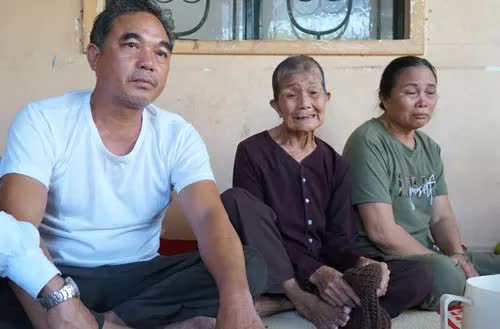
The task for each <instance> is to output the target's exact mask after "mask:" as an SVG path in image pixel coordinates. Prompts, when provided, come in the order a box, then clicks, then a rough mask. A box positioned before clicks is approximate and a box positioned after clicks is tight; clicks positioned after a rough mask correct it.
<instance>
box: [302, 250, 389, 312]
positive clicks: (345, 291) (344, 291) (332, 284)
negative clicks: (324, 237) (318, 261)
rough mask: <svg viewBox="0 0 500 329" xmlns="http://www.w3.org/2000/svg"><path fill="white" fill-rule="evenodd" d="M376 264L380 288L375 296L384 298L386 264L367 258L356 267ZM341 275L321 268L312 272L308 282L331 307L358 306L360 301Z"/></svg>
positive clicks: (387, 281)
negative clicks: (379, 272)
mask: <svg viewBox="0 0 500 329" xmlns="http://www.w3.org/2000/svg"><path fill="white" fill-rule="evenodd" d="M372 263H377V264H379V266H380V267H381V269H382V280H381V282H380V286H379V287H378V288H377V296H378V297H381V296H384V295H385V293H386V292H387V286H388V284H389V278H390V271H389V269H388V268H387V264H386V263H383V262H377V261H374V260H372V259H369V258H365V257H361V258H360V260H359V261H358V263H357V266H366V265H368V264H372ZM342 276H343V275H342V273H340V272H339V271H337V270H336V269H334V268H333V267H329V266H326V265H325V266H321V267H320V268H318V269H317V270H316V272H314V273H313V274H312V275H311V277H310V278H309V281H311V283H313V284H314V285H315V286H316V288H317V289H318V291H319V294H320V296H321V298H322V299H323V300H325V301H326V302H328V303H329V304H330V305H332V306H337V307H342V306H348V307H351V308H353V307H357V306H360V303H361V302H360V299H359V297H358V296H357V295H356V293H355V292H354V290H353V289H352V288H351V286H349V284H348V283H347V282H346V281H345V280H344V279H343V278H342Z"/></svg>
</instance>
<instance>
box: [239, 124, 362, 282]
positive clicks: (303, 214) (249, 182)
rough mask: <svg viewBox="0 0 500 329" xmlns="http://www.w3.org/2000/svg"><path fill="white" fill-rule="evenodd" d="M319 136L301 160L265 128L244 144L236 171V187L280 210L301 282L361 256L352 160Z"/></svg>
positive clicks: (283, 233) (281, 226) (343, 267)
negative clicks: (357, 243) (353, 201)
mask: <svg viewBox="0 0 500 329" xmlns="http://www.w3.org/2000/svg"><path fill="white" fill-rule="evenodd" d="M315 140H316V144H317V147H316V148H315V149H314V151H313V152H312V153H311V154H309V155H308V156H307V157H306V158H304V159H303V160H302V161H301V162H297V161H296V160H295V159H294V158H293V157H291V156H290V155H289V154H288V153H287V152H286V151H285V150H284V149H283V148H281V146H279V145H278V144H277V143H276V142H275V141H274V140H273V139H272V138H271V136H270V135H269V133H268V132H267V131H264V132H261V133H259V134H256V135H254V136H251V137H249V138H248V139H246V140H244V141H242V142H241V143H240V144H239V145H238V149H237V151H236V158H235V163H234V172H233V186H234V187H240V188H244V189H246V190H247V191H249V192H250V193H252V194H253V195H255V196H256V197H257V198H259V199H260V200H262V201H263V202H264V203H265V204H266V205H268V206H269V207H271V208H272V209H273V210H274V212H275V214H276V216H277V225H278V229H279V231H280V233H281V236H282V238H283V243H284V245H285V248H286V251H287V252H288V255H289V257H290V260H291V262H292V265H293V266H294V270H295V275H296V279H297V280H298V281H299V283H301V284H306V283H307V282H308V279H309V277H310V276H311V274H313V273H314V272H315V271H316V270H317V269H318V268H319V267H320V266H322V265H328V266H332V267H334V268H336V269H337V270H339V271H345V270H346V269H348V268H350V267H352V266H354V265H355V264H356V262H357V260H358V259H359V256H360V253H359V252H358V251H356V250H354V242H355V239H356V236H357V233H358V228H357V224H356V221H355V217H354V212H353V208H352V206H351V179H350V175H349V167H348V164H347V162H346V161H345V160H344V159H343V158H342V157H341V156H340V155H339V154H337V152H335V150H334V149H333V148H332V147H331V146H330V145H328V144H327V143H325V142H324V141H322V140H321V139H319V138H315Z"/></svg>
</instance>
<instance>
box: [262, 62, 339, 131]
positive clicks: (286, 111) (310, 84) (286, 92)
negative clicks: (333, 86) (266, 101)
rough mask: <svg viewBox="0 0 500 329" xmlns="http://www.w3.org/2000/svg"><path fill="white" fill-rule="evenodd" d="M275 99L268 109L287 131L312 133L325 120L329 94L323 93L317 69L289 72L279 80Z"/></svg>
mask: <svg viewBox="0 0 500 329" xmlns="http://www.w3.org/2000/svg"><path fill="white" fill-rule="evenodd" d="M279 88H280V91H279V95H278V99H273V100H271V106H272V107H273V108H274V109H275V110H276V112H278V114H279V116H280V117H281V118H283V124H284V126H285V127H286V128H287V130H289V131H290V132H299V133H302V132H313V131H314V130H315V129H316V128H318V127H319V126H321V125H322V124H323V121H324V114H325V107H326V103H327V102H328V101H329V100H330V93H326V92H325V91H324V90H323V87H322V84H321V74H320V72H319V71H318V70H312V71H307V72H297V73H291V74H288V75H286V76H284V77H283V78H282V79H281V80H280V81H279Z"/></svg>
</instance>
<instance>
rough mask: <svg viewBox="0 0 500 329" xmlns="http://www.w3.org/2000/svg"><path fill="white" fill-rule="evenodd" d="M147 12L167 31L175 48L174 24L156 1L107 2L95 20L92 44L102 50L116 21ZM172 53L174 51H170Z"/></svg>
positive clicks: (91, 35) (129, 0) (119, 0)
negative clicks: (123, 17)
mask: <svg viewBox="0 0 500 329" xmlns="http://www.w3.org/2000/svg"><path fill="white" fill-rule="evenodd" d="M137 12H146V13H149V14H151V15H153V16H155V17H156V18H157V19H158V20H159V21H160V23H161V25H162V26H163V28H164V29H165V32H166V33H167V36H168V41H169V43H170V45H171V46H172V47H173V45H174V40H175V34H174V33H173V32H172V29H173V22H172V20H171V18H169V17H165V16H164V15H163V12H162V10H161V8H160V7H159V6H158V4H157V3H156V1H154V0H110V1H107V5H106V8H105V9H104V10H103V11H102V12H101V13H100V14H99V15H97V17H96V18H95V20H94V26H93V27H92V32H90V42H91V43H93V44H95V45H96V46H97V47H99V48H102V46H103V45H104V41H105V40H106V37H107V36H108V34H109V32H110V31H111V28H112V27H113V22H114V20H115V19H116V18H117V17H119V16H122V15H126V14H131V13H137ZM169 50H170V51H172V49H169Z"/></svg>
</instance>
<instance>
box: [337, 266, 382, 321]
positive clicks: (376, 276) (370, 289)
mask: <svg viewBox="0 0 500 329" xmlns="http://www.w3.org/2000/svg"><path fill="white" fill-rule="evenodd" d="M343 278H344V280H346V281H347V283H349V285H350V286H351V287H352V289H353V290H354V292H355V293H356V295H358V297H359V299H360V300H361V306H360V307H357V308H354V309H353V310H352V312H351V315H350V316H351V319H350V320H349V322H348V323H347V325H346V326H345V327H344V328H345V329H390V328H391V317H390V316H389V314H387V312H386V311H385V310H384V308H383V307H381V306H380V305H379V302H378V297H377V288H378V287H379V285H380V281H381V280H382V269H381V268H380V266H379V265H378V264H369V265H366V266H363V267H358V268H351V269H349V270H347V271H346V272H345V273H344V276H343Z"/></svg>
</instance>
